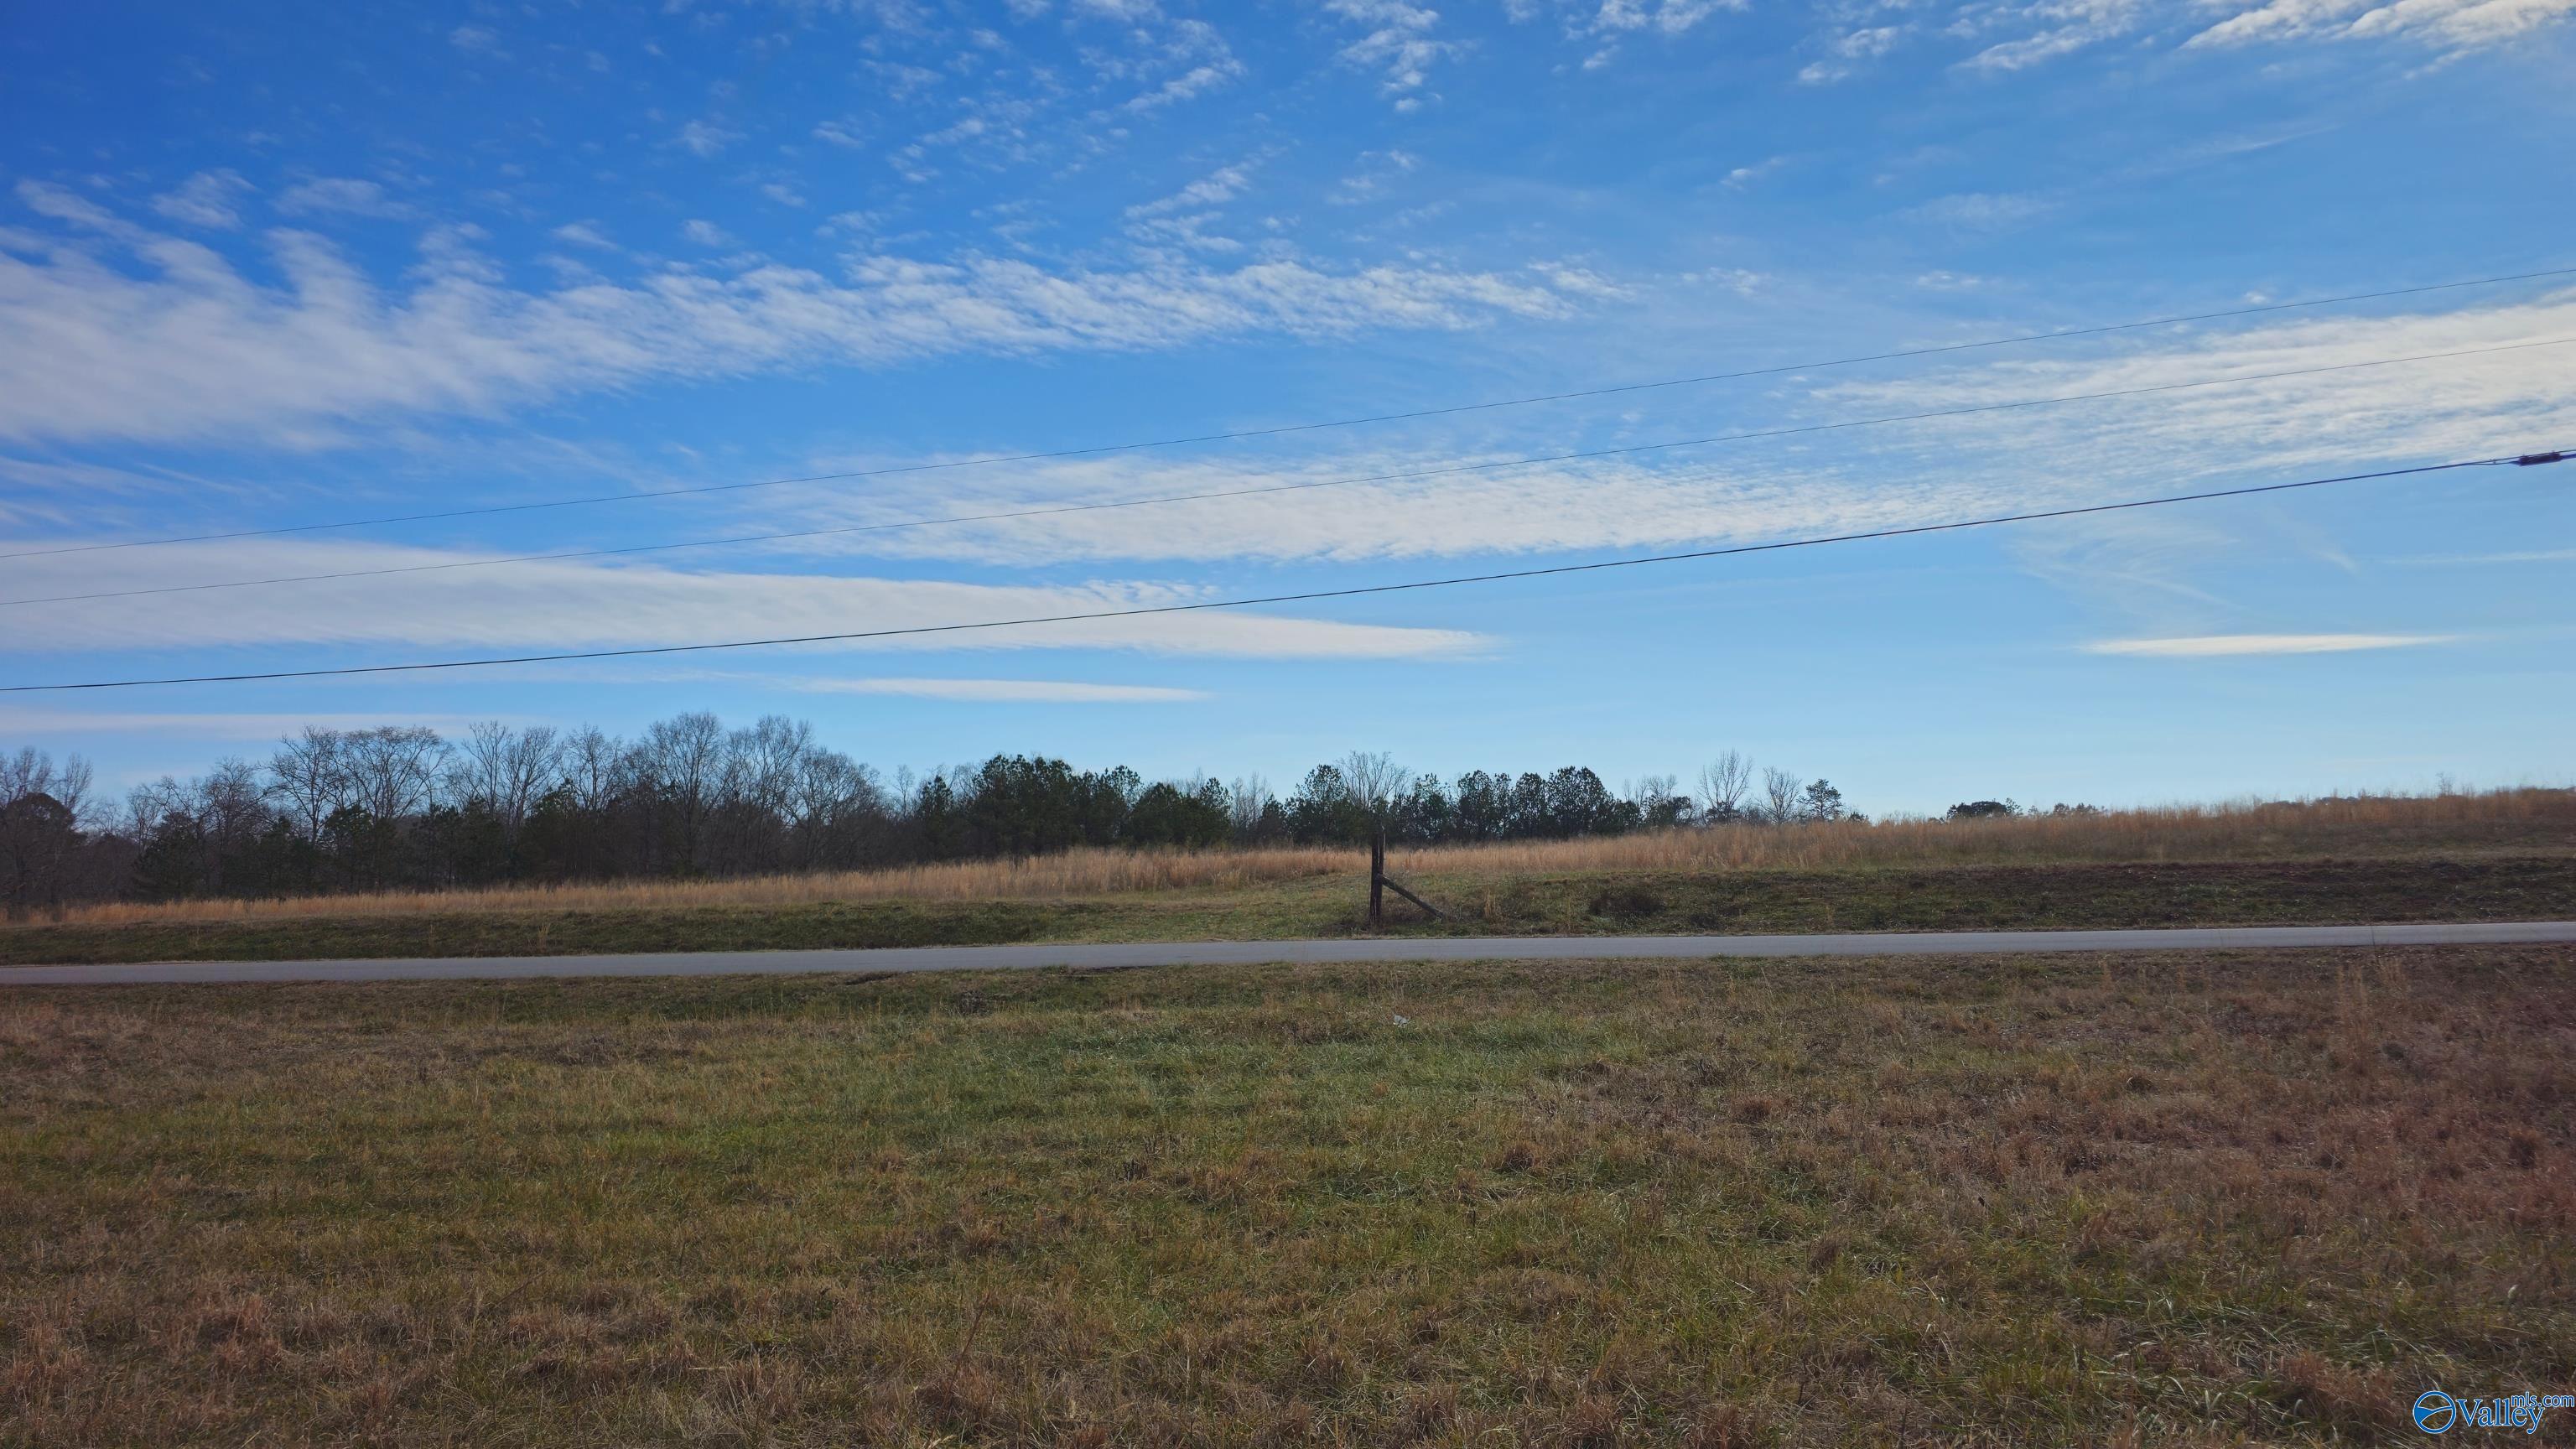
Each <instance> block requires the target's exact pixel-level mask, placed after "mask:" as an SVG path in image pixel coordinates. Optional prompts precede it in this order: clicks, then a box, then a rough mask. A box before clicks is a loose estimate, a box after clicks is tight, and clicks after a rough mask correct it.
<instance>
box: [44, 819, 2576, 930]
mask: <svg viewBox="0 0 2576 1449" xmlns="http://www.w3.org/2000/svg"><path fill="white" fill-rule="evenodd" d="M1365 868H1366V867H1365V852H1364V851H1359V850H1352V849H1329V848H1322V847H1314V848H1288V849H1266V850H1244V851H1206V852H1194V853H1193V852H1130V851H1076V852H1073V853H1070V854H1064V855H1054V856H1044V857H1039V858H1035V859H1026V860H1009V861H986V862H969V863H960V864H953V865H936V866H924V867H919V868H914V869H907V870H896V871H883V872H874V873H863V874H851V873H831V874H815V875H803V876H775V877H765V878H759V879H750V880H675V881H639V882H622V883H614V884H593V885H568V886H558V887H548V888H513V889H506V890H477V891H454V892H446V893H439V894H401V895H341V896H325V897H316V898H305V899H295V900H252V901H184V902H174V903H169V904H161V905H121V904H120V905H104V906H93V907H87V908H81V909H74V910H69V911H64V912H60V913H57V914H55V915H52V916H49V917H43V918H39V919H37V920H34V921H31V922H26V923H21V924H16V925H0V964H30V963H37V962H55V961H118V960H171V959H275V958H295V957H316V956H393V955H461V956H488V955H549V954H564V953H580V952H613V951H637V950H751V949H780V948H796V947H827V946H898V945H927V944H955V945H963V944H976V943H985V942H1005V941H1028V940H1092V941H1120V940H1204V939H1218V938H1227V939H1233V938H1246V939H1280V938H1288V937H1301V936H1334V935H1347V934H1351V933H1353V932H1356V931H1359V930H1362V929H1364V920H1363V915H1362V910H1361V902H1362V899H1363V896H1364V890H1363V888H1362V882H1363V881H1364V879H1365V875H1364V872H1365ZM1390 868H1391V869H1392V870H1393V871H1394V872H1395V873H1396V874H1397V875H1398V876H1400V877H1401V878H1403V879H1404V880H1406V881H1407V882H1408V883H1410V884H1412V885H1414V886H1415V887H1416V888H1417V889H1419V890H1421V891H1423V892H1424V893H1426V894H1427V895H1429V896H1430V897H1431V898H1432V899H1433V900H1434V902H1435V903H1439V904H1442V905H1443V906H1444V908H1445V909H1447V910H1448V911H1449V912H1450V913H1451V914H1452V915H1453V916H1454V917H1455V918H1456V919H1454V920H1453V921H1452V922H1450V923H1449V924H1447V925H1444V926H1436V927H1433V926H1426V925H1423V924H1422V923H1419V922H1410V921H1403V920H1400V921H1398V922H1397V923H1395V924H1394V925H1393V929H1396V930H1400V931H1416V932H1420V931H1426V930H1429V931H1436V932H1438V933H1447V934H1529V933H1552V934H1584V933H1596V932H1602V933H1681V932H1704V931H1756V932H1760V931H1818V930H1944V929H1977V928H1998V929H2014V928H2025V929H2028V928H2046V927H2091V926H2168V925H2259V924H2312V923H2336V922H2355V921H2408V920H2514V919H2526V920H2527V919H2534V918H2557V917H2564V916H2570V915H2576V791H2569V790H2555V789H2522V790H2505V791H2497V792H2493V793H2485V794H2463V795H2444V796H2433V797H2344V798H2334V799H2325V800H2317V801H2309V802H2302V803H2278V804H2269V805H2245V806H2234V807H2224V808H2212V807H2175V808H2171V809H2163V810H2137V811H2124V812H2115V813H2111V814H2105V815H2098V816H2066V817H2039V818H2022V819H2013V820H1992V821H1975V822H1962V823H1945V822H1940V821H1900V822H1893V823H1886V824H1874V825H1848V824H1837V825H1802V826H1791V827H1785V828H1765V827H1755V826H1744V827H1728V828H1721V829H1714V830H1697V831H1693V830H1685V831H1676V832H1668V833H1658V834H1650V835H1637V836H1625V837H1617V838H1604V839H1595V840H1575V841H1554V842H1543V843H1532V844H1512V845H1490V846H1473V847H1450V848H1440V849H1430V850H1416V851H1397V852H1395V853H1394V856H1393V858H1392V860H1391V862H1390ZM1399 914H1400V915H1409V913H1408V912H1404V911H1402V909H1401V908H1399Z"/></svg>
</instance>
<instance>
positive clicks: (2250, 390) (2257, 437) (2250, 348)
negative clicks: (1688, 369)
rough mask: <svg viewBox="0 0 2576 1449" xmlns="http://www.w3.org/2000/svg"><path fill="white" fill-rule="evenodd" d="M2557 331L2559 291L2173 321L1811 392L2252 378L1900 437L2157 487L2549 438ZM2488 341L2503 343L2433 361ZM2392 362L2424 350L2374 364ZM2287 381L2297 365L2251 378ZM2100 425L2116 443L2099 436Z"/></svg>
mask: <svg viewBox="0 0 2576 1449" xmlns="http://www.w3.org/2000/svg"><path fill="white" fill-rule="evenodd" d="M2563 339H2576V290H2571V289H2561V290H2557V291H2552V292H2544V293H2541V294H2539V295H2536V296H2533V297H2530V298H2529V299H2527V300H2517V301H2511V302H2502V303H2496V304H2491V305H2471V306H2462V307H2455V308H2451V309H2448V310H2443V311H2425V312H2409V313H2396V314H2391V315H2386V316H2378V317H2352V316H2333V315H2326V314H2320V315H2312V316H2309V317H2306V318H2303V319H2299V320H2293V321H2282V322H2275V323H2270V324H2267V325H2262V326H2254V327H2245V328H2239V329H2236V330H2218V331H2192V330H2185V329H2177V330H2176V331H2175V332H2172V333H2167V334H2163V335H2157V336H2140V337H2136V338H2132V339H2131V340H2129V341H2127V342H2124V343H2121V344H2118V345H2114V346H2109V347H2105V348H2100V349H2087V350H2086V351H2085V353H2083V354H2082V355H2078V356H2072V357H2069V356H2060V355H2051V354H2050V353H2049V352H2047V351H2045V350H2032V351H2029V352H2025V353H2023V354H2022V355H2021V356H2018V357H2015V358H2012V359H2009V360H2000V359H1999V360H1997V361H1995V362H1992V363H1989V364H1986V365H1984V366H1981V367H1976V368H1965V369H1948V370H1944V371H1941V372H1938V373H1930V374H1926V375H1923V376H1921V377H1916V378H1909V379H1903V380H1898V381H1891V382H1883V383H1882V382H1874V381H1862V380H1847V381H1843V382H1836V383H1832V384H1829V385H1827V386H1825V387H1823V388H1821V389H1819V392H1818V398H1819V401H1820V402H1822V403H1824V404H1827V405H1848V406H1853V407H1857V408H1864V409H1868V410H1873V411H1875V410H1882V409H1883V410H1887V411H1912V410H1932V409H1938V408H1955V407H1975V406H1984V405H1989V404H1993V403H1997V402H2006V401H2012V400H2016V399H2023V398H2033V397H2057V396H2066V395H2071V394H2079V393H2083V394H2089V393H2103V392H2126V391H2133V390H2137V389H2151V388H2165V389H2169V388H2171V387H2172V385H2173V384H2176V383H2186V382H2202V381H2213V380H2224V379H2229V378H2246V379H2255V378H2258V377H2260V378H2263V379H2264V380H2259V381H2254V380H2249V381H2246V382H2244V383H2242V384H2236V385H2228V386H2213V387H2194V388H2189V389H2184V390H2178V391H2163V392H2157V393H2151V394H2147V395H2145V396H2141V397H2139V398H2137V399H2135V400H2122V401H2116V402H2105V403H2101V404H2080V405H2075V406H2070V407H2065V408H2052V409H2048V410H2046V411H2045V412H2032V413H2013V412H2005V413H1996V414H1989V415H1984V416H1975V417H1965V418H1958V419H1952V420H1946V421H1941V422H1936V423H1927V424H1924V425H1921V426H1920V427H1919V428H1915V429H1912V430H1910V431H1912V432H1914V433H1915V434H1916V435H1917V436H1921V437H1926V438H1933V439H1939V440H1943V441H1945V442H1948V443H1951V444H1952V445H1954V446H1957V447H1960V448H1962V449H1965V450H1968V451H1967V452H1965V453H1963V455H1962V456H1963V458H1972V459H1975V460H1978V462H1977V465H1978V466H1984V467H1997V466H2009V467H2015V468H2019V469H2022V470H2025V471H2027V472H2029V473H2032V474H2045V475H2056V474H2062V473H2069V472H2078V471H2080V472H2081V473H2083V474H2084V475H2086V476H2089V477H2096V478H2102V479H2108V480H2119V481H2123V482H2126V481H2129V480H2152V481H2156V482H2172V481H2175V480H2176V479H2177V478H2191V477H2205V476H2208V475H2209V474H2210V473H2212V472H2219V473H2222V474H2228V475H2233V474H2237V473H2241V472H2243V471H2245V470H2246V469H2248V468H2252V467H2256V466H2263V467H2268V468H2272V469H2276V470H2277V469H2286V468H2292V467H2334V466H2336V465H2342V464H2352V465H2355V466H2368V465H2370V464H2374V463H2377V464H2396V463H2404V462H2415V461H2433V460H2437V459H2445V458H2454V457H2476V456H2482V455H2486V454H2492V453H2503V452H2520V451H2523V450H2524V449H2526V448H2530V447H2540V446H2549V445H2553V444H2555V443H2556V442H2557V440H2558V439H2560V438H2563V437H2567V436H2571V435H2576V345H2567V346H2559V345H2555V344H2558V343H2560V342H2561V340H2563ZM2530 344H2541V345H2539V346H2531V345H2530ZM2497 347H2503V348H2510V349H2515V350H2508V351H2482V352H2479V353H2478V354H2477V355H2472V356H2453V357H2439V356H2438V354H2443V353H2461V352H2468V351H2471V350H2473V349H2487V348H2497ZM2402 358H2434V359H2436V360H2430V361H2418V362H2400V363H2394V364H2393V365H2379V364H2383V363H2390V362H2391V360H2393V359H2402ZM2325 369H2338V370H2325ZM2287 373H2304V374H2306V375H2303V376H2267V375H2270V374H2287ZM2109 423H2116V425H2117V429H2118V431H2117V440H2118V446H2117V447H2116V448H2106V447H2104V446H2103V445H2102V444H2103V441H2104V438H2105V436H2106V435H2105V432H2104V429H2105V427H2106V424H2109Z"/></svg>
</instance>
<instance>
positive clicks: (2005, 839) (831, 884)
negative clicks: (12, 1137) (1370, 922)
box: [45, 788, 2576, 925]
mask: <svg viewBox="0 0 2576 1449" xmlns="http://www.w3.org/2000/svg"><path fill="white" fill-rule="evenodd" d="M2571 850H2576V790H2559V789H2536V788H2526V789H2515V790H2497V791H2490V792H2483V793H2476V794H2453V795H2437V796H2391V795H2364V796H2336V797H2331V798H2327V799H2322V800H2309V801H2296V802H2288V801H2283V802H2273V803H2268V804H2260V803H2243V804H2230V805H2214V806H2213V805H2178V806H2166V807H2160V808H2155V809H2143V810H2122V811H2111V812H2106V813H2103V814H2099V815H2067V816H2037V817H2024V818H2018V819H2006V820H1981V821H1967V822H1959V823H1952V822H1947V821H1941V820H1899V821H1889V822H1884V823H1878V824H1869V825H1851V824H1836V825H1799V826H1788V827H1779V828H1773V827H1762V826H1729V827H1725V828H1720V829H1714V830H1678V831H1664V832H1658V833H1654V834H1648V835H1629V836H1616V837H1605V838H1597V839H1586V840H1556V841H1530V842H1520V843H1511V844H1500V845H1474V846H1438V847H1433V848H1429V849H1422V850H1399V851H1395V852H1393V853H1392V857H1391V860H1390V868H1391V869H1393V870H1394V871H1395V872H1396V873H1398V874H1400V875H1406V876H1421V877H1427V878H1441V877H1447V878H1452V879H1456V878H1461V877H1467V878H1478V877H1481V878H1495V877H1510V876H1536V875H1562V874H1579V873H1586V872H1635V871H1685V872H1714V871H1735V870H1831V869H1867V868H1873V867H1876V868H1892V867H1906V866H1939V865H1976V864H1989V865H1991V864H2030V865H2040V864H2052V863H2086V862H2135V861H2210V860H2294V859H2323V858H2335V857H2388V856H2405V855H2433V854H2443V855H2459V854H2507V853H2512V854H2531V853H2547V854H2558V853H2563V852H2567V851H2571ZM1357 856H1358V852H1355V851H1353V850H1351V849H1347V848H1339V847H1323V846H1293V847H1274V848H1265V849H1257V850H1217V851H1196V852H1183V851H1122V850H1077V851H1072V852H1068V853H1066V854H1062V855H1050V856H1040V857H1036V858H1033V859H1024V860H995V861H962V862H956V863H952V864H944V865H922V866H912V867H907V868H904V869H900V870H882V871H838V872H825V873H817V874H810V875H777V876H760V877H752V878H747V879H739V880H704V881H666V880H655V881H619V882H609V883H602V884H577V885H559V886H510V887H503V888H496V889H489V890H459V891H441V892H429V893H420V892H400V893H382V894H356V895H339V896H318V897H301V898H295V899H285V900H274V899H272V900H233V901H182V902H173V903H169V904H163V905H136V904H126V903H117V904H108V905H98V906H89V907H82V908H77V909H73V910H68V911H64V912H62V913H61V914H59V915H56V916H52V917H48V918H45V919H48V920H51V921H55V922H60V923H65V924H74V925H121V924H131V923H141V922H159V923H167V922H191V921H240V920H276V919H296V918H308V917H316V916H386V915H402V914H409V913H438V912H451V911H454V912H483V911H514V910H533V911H549V910H653V909H671V908H683V907H692V906H772V905H799V904H807V903H813V902H822V901H869V900H935V901H961V900H964V901H971V900H1047V899H1060V898H1066V897H1080V896H1114V895H1125V894H1131V893H1139V892H1154V891H1207V892H1222V891H1227V890H1241V889H1246V888H1250V887H1256V886H1262V885H1270V884H1276V883H1280V882H1288V881H1297V880H1309V879H1315V878H1318V877H1324V876H1336V875H1347V874H1349V873H1350V872H1351V871H1353V870H1354V869H1359V868H1361V867H1360V866H1358V865H1355V864H1354V861H1355V859H1356V858H1357Z"/></svg>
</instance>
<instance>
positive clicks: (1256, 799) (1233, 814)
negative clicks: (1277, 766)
mask: <svg viewBox="0 0 2576 1449" xmlns="http://www.w3.org/2000/svg"><path fill="white" fill-rule="evenodd" d="M1275 798H1276V797H1275V796H1273V795H1272V794H1271V793H1270V782H1269V781H1267V780H1264V779H1262V778H1261V777H1260V776H1259V775H1242V776H1238V777H1236V779H1235V782H1234V784H1233V785H1232V786H1231V787H1230V788H1228V789H1227V791H1226V818H1227V821H1228V822H1229V823H1230V824H1232V825H1233V827H1234V833H1235V836H1236V837H1237V838H1238V839H1247V840H1248V839H1250V838H1251V837H1252V834H1253V832H1255V831H1257V830H1259V829H1260V828H1261V812H1262V811H1263V810H1264V809H1265V808H1267V807H1268V806H1269V804H1270V802H1271V801H1272V800H1273V799H1275Z"/></svg>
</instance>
